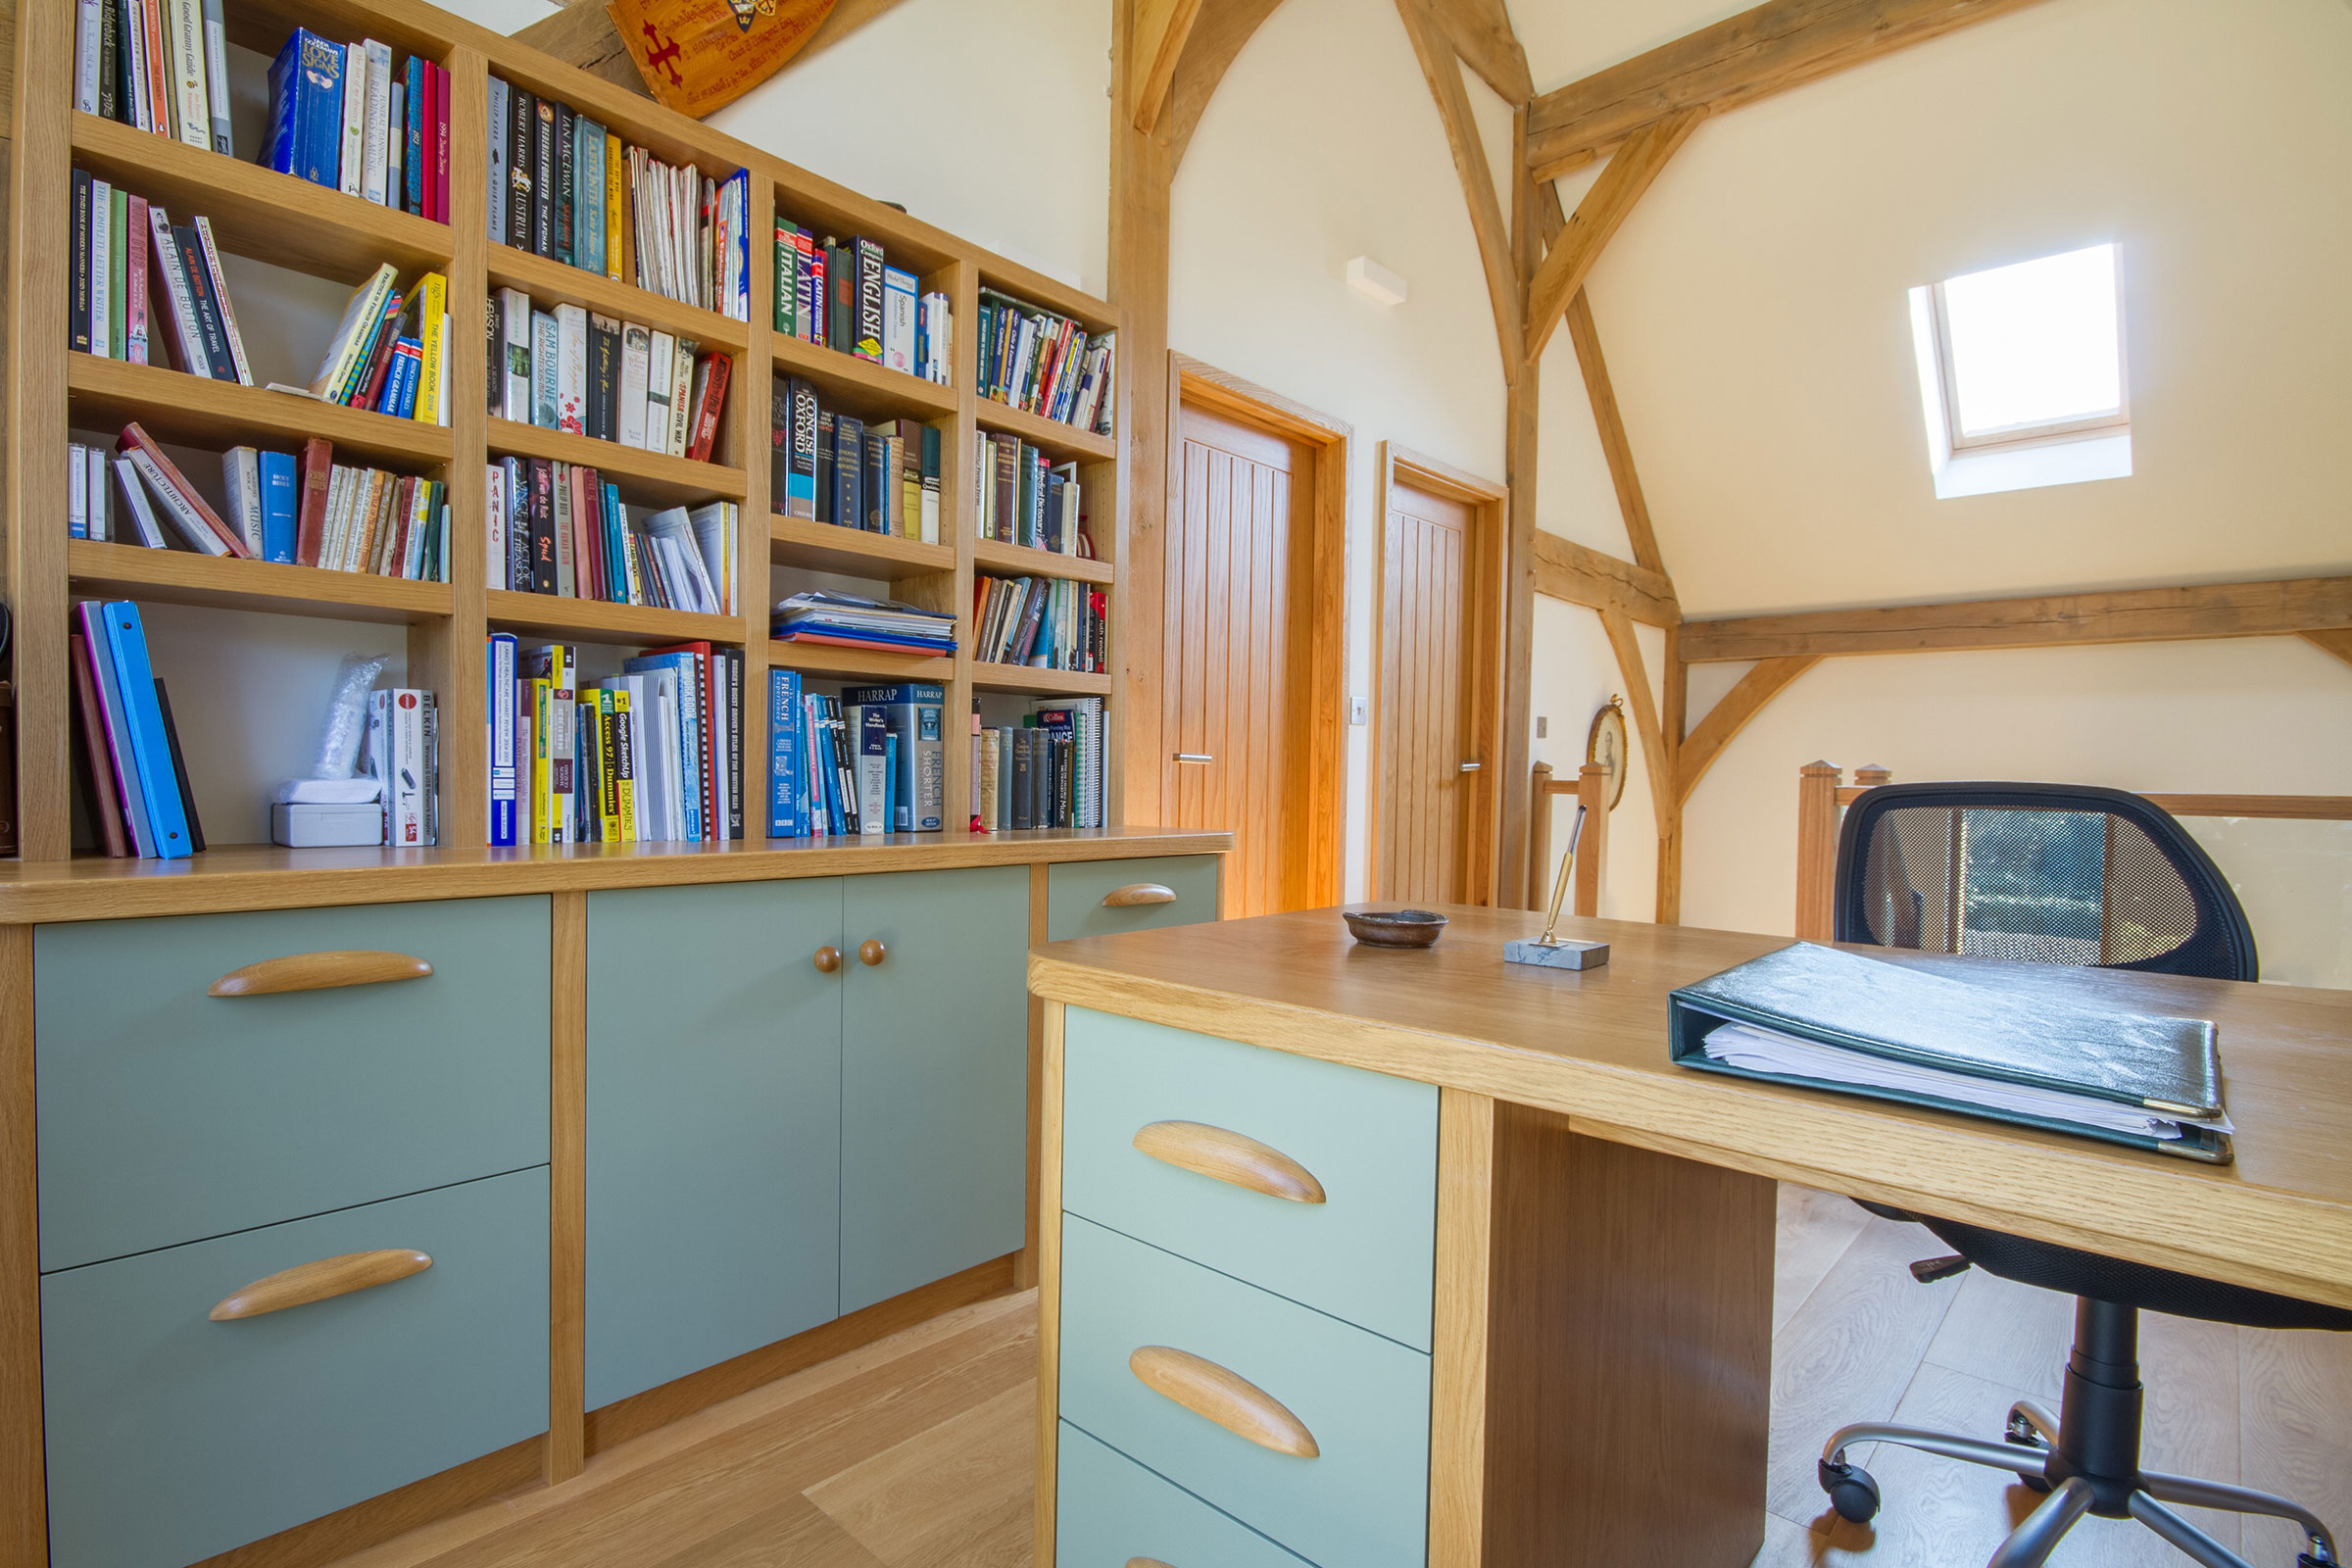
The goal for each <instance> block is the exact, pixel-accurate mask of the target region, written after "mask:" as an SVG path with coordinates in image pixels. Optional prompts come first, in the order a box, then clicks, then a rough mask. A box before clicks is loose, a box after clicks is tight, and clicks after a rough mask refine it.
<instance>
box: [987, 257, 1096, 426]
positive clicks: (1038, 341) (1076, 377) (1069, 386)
mask: <svg viewBox="0 0 2352 1568" xmlns="http://www.w3.org/2000/svg"><path fill="white" fill-rule="evenodd" d="M1117 338H1118V334H1117V333H1115V332H1104V333H1103V334H1101V335H1100V336H1096V337H1090V336H1088V335H1087V331H1086V328H1084V327H1082V326H1080V325H1079V324H1078V323H1077V322H1076V321H1073V320H1071V319H1069V318H1068V317H1066V316H1059V315H1056V314H1054V312H1052V311H1043V310H1039V309H1038V308H1037V307H1036V306H1034V305H1024V304H1023V303H1021V302H1020V301H1019V300H1016V299H1013V298H1011V297H1010V296H1008V295H1005V294H999V293H997V292H996V291H995V290H994V289H983V290H981V292H980V395H981V396H982V397H985V398H994V399H995V400H996V401H997V402H999V403H1008V404H1010V405H1012V406H1013V407H1014V408H1016V409H1026V410H1028V411H1029V412H1030V413H1031V414H1039V415H1043V416H1045V417H1047V418H1049V419H1057V420H1059V421H1060V422H1061V423H1063V424H1074V425H1076V426H1077V427H1078V428H1079V429H1081V430H1092V431H1094V432H1095V433H1096V434H1098V435H1108V434H1110V432H1111V429H1112V425H1113V419H1114V416H1115V410H1114V409H1113V407H1112V404H1113V398H1112V382H1113V380H1114V379H1115V375H1116V371H1117V368H1118V345H1117Z"/></svg>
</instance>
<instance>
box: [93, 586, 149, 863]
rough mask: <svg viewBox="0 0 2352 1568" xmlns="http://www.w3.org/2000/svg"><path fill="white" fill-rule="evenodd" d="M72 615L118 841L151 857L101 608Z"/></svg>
mask: <svg viewBox="0 0 2352 1568" xmlns="http://www.w3.org/2000/svg"><path fill="white" fill-rule="evenodd" d="M73 615H74V623H75V624H77V625H78V626H79V627H80V629H81V637H82V646H83V648H84V649H85V651H86V653H87V657H88V661H89V666H90V680H91V689H92V696H93V697H94V699H95V701H96V704H97V708H98V715H99V728H100V730H101V732H102V739H103V742H104V746H105V752H106V769H105V771H106V773H107V774H108V775H110V776H111V778H112V781H113V787H114V790H115V792H116V800H117V804H118V808H119V809H120V810H121V813H122V817H123V834H124V837H125V838H126V839H127V840H128V842H129V845H130V849H131V853H132V854H134V855H137V856H139V857H141V858H152V857H156V856H157V855H158V854H159V853H160V852H159V851H158V849H157V847H156V843H157V841H156V837H155V825H154V823H153V821H152V820H151V819H150V818H149V816H148V814H147V796H146V787H145V785H144V783H143V781H142V779H141V775H140V773H139V767H138V761H137V760H136V758H135V757H134V755H133V753H132V750H131V731H130V714H129V712H128V711H127V710H126V709H125V708H124V706H123V682H122V676H121V674H120V672H119V669H118V666H117V664H116V662H115V652H114V644H113V641H112V639H111V638H110V637H109V635H108V632H107V621H108V616H107V607H106V605H105V604H104V603H102V602H100V601H98V600H95V599H89V600H84V601H83V602H82V603H80V604H78V605H76V606H75V607H74V609H73Z"/></svg>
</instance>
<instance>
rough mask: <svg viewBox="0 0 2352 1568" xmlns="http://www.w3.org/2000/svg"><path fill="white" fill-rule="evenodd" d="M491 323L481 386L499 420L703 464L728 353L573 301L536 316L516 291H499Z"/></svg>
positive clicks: (711, 444)
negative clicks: (485, 381) (485, 384)
mask: <svg viewBox="0 0 2352 1568" xmlns="http://www.w3.org/2000/svg"><path fill="white" fill-rule="evenodd" d="M496 318H497V319H495V320H494V321H492V322H490V323H489V342H488V353H489V363H490V368H491V373H490V380H489V387H490V411H491V412H492V413H494V414H496V415H497V416H498V417H501V418H504V419H513V420H514V421H515V422H516V423H517V424H535V425H538V426H539V427H540V428H542V429H547V430H568V431H570V432H571V433H572V434H574V435H585V436H593V437H595V438H596V439H597V440H599V441H614V442H618V443H619V444H620V445H622V446H624V447H637V448H640V449H641V450H644V451H647V452H666V453H668V454H669V455H670V456H671V457H673V458H692V459H694V460H695V461H697V462H701V463H707V462H709V461H710V458H711V451H712V450H713V449H714V448H715V447H716V445H717V442H718V424H719V418H720V417H721V415H722V414H723V413H724V412H725V409H726V402H727V382H728V381H729V380H730V379H731V378H732V376H733V373H734V369H735V361H734V359H733V358H732V357H731V356H728V355H725V354H716V353H713V354H703V353H699V352H698V349H699V345H698V344H697V343H696V342H695V340H694V339H692V338H690V337H675V336H672V335H671V334H670V333H667V332H664V331H662V330H661V329H659V328H657V327H648V326H640V325H638V324H637V323H636V322H635V321H622V320H616V319H613V317H610V316H606V315H603V314H601V313H599V312H594V311H588V310H583V309H582V308H581V307H579V306H577V305H559V306H557V307H556V308H555V309H554V310H553V311H542V310H538V309H536V308H534V307H533V306H532V304H531V297H530V296H529V295H528V294H525V293H524V292H523V291H522V290H520V289H518V288H502V289H500V290H499V291H498V309H497V312H496Z"/></svg>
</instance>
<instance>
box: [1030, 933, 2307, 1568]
mask: <svg viewBox="0 0 2352 1568" xmlns="http://www.w3.org/2000/svg"><path fill="white" fill-rule="evenodd" d="M1446 912H1447V913H1448V914H1449V915H1450V916H1451V917H1452V921H1453V923H1452V925H1451V926H1450V927H1449V928H1448V930H1447V931H1446V935H1445V938H1444V940H1442V941H1441V942H1440V943H1439V944H1438V946H1437V947H1436V948H1435V949H1433V950H1430V951H1428V952H1426V953H1393V952H1381V951H1375V950H1372V949H1367V948H1362V947H1358V946H1356V945H1355V944H1354V943H1352V942H1351V941H1350V940H1349V938H1348V933H1347V931H1346V928H1345V927H1344V926H1343V925H1342V923H1341V922H1340V921H1339V919H1338V918H1337V917H1336V915H1334V914H1333V913H1332V912H1330V911H1327V910H1326V911H1313V912H1301V913H1294V914H1284V915H1270V916H1265V917H1262V918H1259V919H1254V920H1245V921H1231V922H1226V923H1223V924H1217V925H1203V926H1193V927H1187V928H1184V929H1181V930H1173V931H1164V932H1153V933H1148V934H1140V935H1137V936H1133V937H1116V938H1107V939H1101V940H1096V941H1088V942H1073V943H1061V944H1057V945H1054V946H1053V947H1050V948H1046V949H1043V950H1040V951H1038V952H1037V953H1035V954H1034V955H1033V956H1031V959H1030V985H1031V989H1032V990H1033V991H1034V992H1035V993H1036V994H1037V995H1039V996H1040V997H1043V998H1044V999H1046V1002H1047V1004H1048V1008H1047V1013H1048V1016H1047V1030H1046V1033H1047V1040H1048V1045H1049V1051H1048V1057H1049V1059H1048V1063H1047V1074H1048V1077H1047V1083H1046V1089H1047V1096H1046V1098H1047V1104H1048V1115H1047V1120H1046V1126H1045V1140H1046V1153H1045V1158H1046V1161H1047V1164H1048V1167H1049V1177H1048V1186H1049V1193H1048V1195H1047V1201H1046V1204H1045V1206H1046V1209H1047V1211H1048V1216H1049V1218H1053V1217H1056V1213H1055V1211H1056V1210H1057V1209H1058V1197H1057V1193H1058V1189H1057V1188H1056V1187H1054V1178H1053V1176H1052V1170H1053V1168H1054V1165H1055V1163H1056V1161H1057V1159H1058V1151H1059V1148H1060V1142H1059V1140H1060V1135H1061V1129H1060V1127H1059V1124H1058V1109H1059V1102H1058V1094H1057V1084H1058V1077H1057V1074H1058V1071H1059V1053H1060V1049H1061V1036H1062V1028H1061V1025H1062V1009H1063V1007H1064V1006H1065V1005H1075V1006H1081V1007H1086V1008H1091V1009H1095V1010H1098V1011H1102V1012H1107V1013H1114V1014H1120V1015H1124V1016H1127V1017H1132V1018H1137V1019H1142V1020H1146V1021H1148V1022H1152V1023H1158V1024H1164V1025H1168V1026H1171V1027H1174V1028H1179V1029H1184V1030H1190V1031H1195V1032H1197V1033H1199V1034H1202V1035H1208V1036H1215V1037H1218V1038H1221V1039H1224V1040H1233V1041H1240V1042H1244V1043H1246V1044H1249V1045H1254V1046H1261V1047H1266V1048H1270V1049H1272V1050H1276V1051H1282V1052H1288V1053H1292V1054H1299V1055H1305V1056H1313V1057H1318V1058H1321V1059H1323V1060H1327V1061H1331V1062H1337V1063H1340V1064H1343V1065H1347V1066H1353V1067H1360V1068H1367V1069H1370V1070H1373V1071H1376V1072H1381V1073H1387V1074H1392V1075H1395V1076H1398V1077H1403V1078H1409V1079H1416V1080H1420V1081H1422V1082H1426V1083H1433V1084H1437V1085H1439V1086H1440V1087H1441V1091H1442V1097H1441V1109H1440V1134H1439V1145H1438V1149H1439V1154H1438V1184H1439V1199H1438V1237H1437V1281H1436V1298H1435V1299H1436V1324H1435V1334H1434V1340H1433V1357H1432V1385H1433V1391H1432V1426H1431V1438H1432V1443H1431V1458H1430V1467H1431V1502H1430V1556H1429V1561H1430V1562H1431V1563H1432V1564H1433V1565H1444V1568H1471V1565H1476V1564H1486V1565H1498V1564H1513V1565H1516V1564H1521V1563H1526V1564H1533V1563H1536V1562H1538V1561H1541V1562H1544V1563H1546V1564H1557V1563H1563V1562H1568V1563H1591V1564H1594V1565H1598V1564H1602V1563H1624V1562H1634V1561H1652V1562H1669V1561H1670V1562H1675V1563H1677V1564H1680V1565H1691V1568H1700V1565H1722V1568H1737V1565H1740V1564H1744V1563H1745V1562H1746V1561H1747V1560H1748V1557H1749V1556H1750V1555H1751V1554H1752V1553H1753V1551H1754V1550H1755V1547H1756V1545H1757V1543H1758V1541H1759V1539H1760V1533H1761V1529H1762V1495H1763V1468H1764V1456H1765V1449H1764V1442H1765V1439H1764V1432H1765V1404H1766V1400H1767V1393H1768V1389H1769V1379H1770V1332H1769V1331H1770V1310H1771V1271H1772V1225H1773V1202H1772V1189H1771V1185H1770V1182H1769V1181H1766V1180H1763V1178H1771V1179H1775V1180H1789V1181H1795V1182H1802V1183H1805V1184H1807V1185H1811V1186H1816V1187H1822V1188H1826V1189H1829V1190H1831V1191H1835V1192H1842V1193H1849V1194H1853V1195H1855V1196H1857V1197H1866V1198H1871V1199H1875V1200H1878V1201H1885V1202H1889V1203H1895V1204H1900V1205H1903V1206H1906V1207H1911V1208H1917V1209H1921V1210H1925V1211H1929V1212H1934V1213H1936V1214H1940V1215H1945V1216H1949V1217H1951V1218H1955V1219H1961V1220H1968V1221H1973V1222H1976V1223H1981V1224H1986V1225H1993V1226H1998V1227H2000V1228H2002V1229H2005V1230H2009V1231H2012V1232H2016V1233H2018V1234H2022V1235H2028V1236H2034V1237H2038V1238H2041V1239H2044V1240H2048V1241H2053V1242H2059V1243H2064V1244H2068V1245H2073V1246H2078V1247H2083V1248H2086V1249H2091V1250H2098V1251H2101V1252H2105V1253H2109V1254H2111V1255H2115V1256H2121V1257H2128V1258H2133V1259H2136V1260H2139V1261H2143V1262H2148V1263H2153V1264H2157V1265H2160V1266H2164V1267H2171V1268H2179V1269H2187V1270H2193V1271H2196V1272H2199V1273H2203V1274H2207V1275H2211V1276H2213V1277H2216V1278H2220V1279H2225V1280H2229V1281H2232V1282H2234V1283H2238V1284H2244V1285H2250V1286H2256V1287H2259V1288H2262V1289H2267V1290H2275V1291H2280V1292H2284V1293H2288V1294H2292V1295H2296V1296H2301V1297H2305V1298H2308V1299H2315V1300H2321V1301H2327V1302H2331V1303H2334V1304H2337V1305H2352V1138H2347V1137H2346V1135H2345V1133H2344V1132H2343V1128H2344V1127H2345V1125H2346V1123H2347V1120H2348V1119H2352V993H2347V992H2339V991H2317V990H2304V989H2297V988H2289V987H2278V986H2254V985H2241V984H2234V983H2229V982H2223V981H2203V980H2189V979H2178V978H2171V977H2163V976H2149V975H2131V974H2122V973H2115V972H2108V971H2091V970H2080V969H2056V968H2047V967H2040V966H2034V965H2014V966H2011V967H2012V968H2013V969H2014V971H2015V974H2016V977H2017V979H2018V982H2019V984H2020V985H2022V986H2025V987H2027V988H2030V989H2031V990H2033V991H2034V992H2037V993H2041V994H2046V995H2048V996H2050V997H2051V998H2053V999H2064V1000H2067V1001H2071V1002H2076V1003H2084V1004H2092V1005H2115V1006H2120V1007H2129V1008H2131V1009H2135V1010H2139V1011H2156V1012H2169V1013H2175V1014H2185V1015H2192V1016H2198V1017H2206V1018H2211V1019H2213V1020H2215V1021H2216V1023H2217V1024H2218V1025H2219V1027H2220V1034H2221V1049H2222V1060H2223V1067H2224V1073H2225V1083H2226V1088H2227V1094H2228V1099H2229V1110H2230V1114H2231V1117H2232V1118H2233V1119H2234V1120H2235V1122H2236V1124H2237V1127H2238V1136H2237V1143H2236V1149H2237V1162H2236V1163H2235V1164H2234V1165H2230V1166H2224V1167H2212V1166H2204V1165H2199V1164H2196V1163H2193V1162H2190V1161H2186V1160H2176V1159H2172V1158H2168V1157H2167V1156H2165V1155H2162V1154H2158V1153H2151V1152H2139V1151H2133V1150H2126V1149H2120V1148H2111V1147H2109V1146H2105V1145H2101V1144H2097V1143H2092V1142H2088V1141H2083V1140H2077V1139H2070V1138H2065V1137H2060V1136H2056V1135H2049V1134H2041V1133H2035V1132H2031V1131H2026V1130H2023V1129H2016V1128H2010V1127H2006V1126H2003V1125H2001V1124H1998V1123H1993V1122H1986V1121H1979V1120H1975V1119H1972V1118H1968V1117H1962V1116H1957V1115H1949V1114H1944V1113H1940V1112H1935V1111H1924V1110H1913V1109H1906V1108H1903V1107H1898V1106H1893V1105H1887V1104H1881V1103H1874V1102H1870V1101H1865V1100H1858V1099H1850V1098H1843V1097H1838V1096H1834V1095H1828V1094H1818V1093H1812V1092H1807V1091H1802V1090H1793V1089H1778V1088H1774V1087H1771V1086H1767V1085H1760V1084H1753V1083H1747V1082H1742V1081H1739V1080H1732V1079H1724V1078H1718V1077H1714V1076H1711V1075H1705V1074H1699V1073H1694V1072H1690V1071H1688V1070H1684V1069H1678V1068H1676V1067H1674V1066H1672V1065H1671V1064H1670V1063H1669V1062H1668V1060H1667V1057H1666V998H1667V993H1668V992H1670V991H1671V990H1673V989H1674V988H1675V987H1677V986H1680V985H1684V984H1687V983H1690V982H1691V981H1694V980H1697V979H1700V978H1702V977H1704V976H1706V975H1709V974H1712V973H1715V972H1717V971H1719V970H1722V969H1725V968H1728V967H1730V966H1732V965H1734V964H1737V963H1740V962H1744V961H1745V960H1747V959H1749V958H1753V957H1757V956H1761V955H1763V954H1765V953H1769V952H1772V951H1775V950H1777V949H1778V948H1780V947H1782V946H1785V945H1786V944H1785V942H1784V940H1783V939H1781V938H1776V937H1761V936H1751V935H1744V934H1740V933H1735V932H1723V931H1703V930H1691V929H1687V928H1680V927H1670V926H1652V925H1636V924H1623V923H1617V922H1608V921H1591V920H1588V921H1576V922H1572V923H1566V924H1564V926H1563V931H1564V933H1565V934H1568V935H1573V936H1575V937H1579V938H1583V939H1587V940H1601V941H1606V942H1608V943H1610V944H1611V958H1610V962H1609V963H1608V964H1607V965H1606V966H1605V967H1603V968H1600V969H1596V970H1590V971H1585V972H1582V973H1577V972H1562V971H1552V970H1539V969H1534V968H1529V967H1522V966H1516V965H1505V964H1504V963H1502V962H1501V956H1500V955H1501V947H1502V944H1503V942H1504V941H1505V940H1506V939H1508V938H1511V937H1522V936H1533V935H1536V934H1538V932H1539V930H1540V927H1541V925H1542V919H1541V917H1540V916H1538V915H1534V914H1530V913H1524V912H1520V911H1515V910H1488V909H1475V908H1454V909H1449V910H1447V911H1446ZM1857 951H1864V950H1857ZM1872 956H1878V957H1885V958H1887V961H1893V962H1902V961H1906V960H1905V959H1904V958H1902V957H1899V956H1891V955H1886V954H1882V953H1877V952H1875V951H1873V952H1872ZM1047 1230H1048V1235H1049V1242H1048V1246H1047V1248H1046V1262H1047V1277H1046V1280H1045V1291H1046V1295H1045V1298H1044V1300H1043V1301H1042V1303H1041V1310H1042V1312H1043V1328H1042V1331H1041V1340H1042V1346H1043V1353H1044V1358H1045V1360H1044V1367H1043V1375H1044V1382H1043V1384H1042V1387H1041V1407H1042V1411H1043V1419H1042V1421H1041V1433H1042V1436H1043V1439H1044V1441H1045V1443H1046V1444H1047V1450H1046V1459H1047V1463H1046V1464H1045V1466H1044V1469H1043V1473H1041V1475H1040V1478H1039V1481H1040V1497H1041V1505H1040V1530H1041V1546H1043V1547H1046V1548H1047V1549H1046V1550H1044V1551H1041V1556H1040V1561H1041V1563H1050V1562H1051V1561H1052V1560H1053V1559H1052V1557H1051V1555H1050V1543H1051V1535H1050V1532H1051V1530H1052V1525H1053V1511H1052V1508H1051V1506H1050V1503H1051V1498H1052V1495H1053V1481H1054V1474H1053V1465H1052V1451H1053V1450H1052V1444H1053V1441H1054V1411H1055V1404H1054V1390H1055V1383H1054V1377H1055V1356H1056V1344H1057V1340H1056V1334H1057V1330H1058V1327H1059V1325H1058V1322H1057V1317H1056V1313H1057V1309H1058V1298H1057V1296H1056V1295H1055V1289H1056V1284H1057V1280H1056V1278H1055V1275H1054V1263H1055V1261H1056V1259H1055V1256H1054V1247H1053V1245H1052V1242H1051V1236H1052V1234H1053V1232H1054V1226H1051V1225H1049V1226H1048V1227H1047ZM1922 1245H1923V1246H1926V1247H1932V1246H1933V1245H1934V1244H1933V1243H1932V1242H1930V1241H1926V1240H1923V1244H1922ZM1825 1436H1826V1434H1825Z"/></svg>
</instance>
